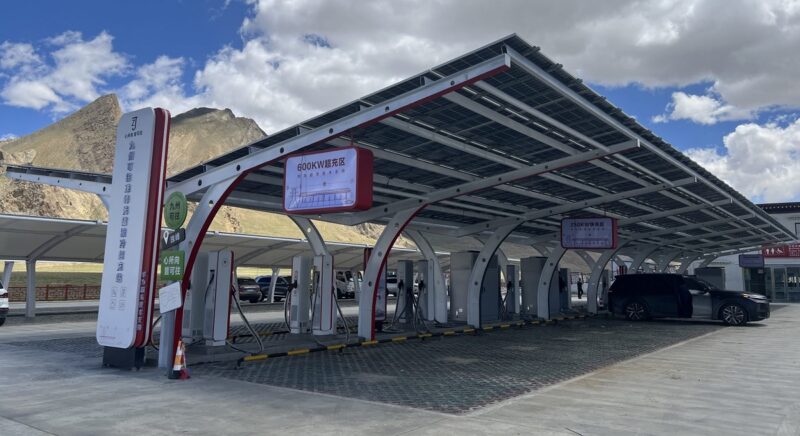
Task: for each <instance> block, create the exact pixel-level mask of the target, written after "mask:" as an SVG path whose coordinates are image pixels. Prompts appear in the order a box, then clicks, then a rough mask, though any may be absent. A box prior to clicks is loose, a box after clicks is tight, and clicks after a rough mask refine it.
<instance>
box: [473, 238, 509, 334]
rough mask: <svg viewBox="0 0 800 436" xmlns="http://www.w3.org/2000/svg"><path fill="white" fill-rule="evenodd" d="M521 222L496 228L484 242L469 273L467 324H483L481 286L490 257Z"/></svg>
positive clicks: (478, 325) (474, 325) (477, 326)
mask: <svg viewBox="0 0 800 436" xmlns="http://www.w3.org/2000/svg"><path fill="white" fill-rule="evenodd" d="M519 224H520V223H514V224H509V225H505V226H502V227H499V228H498V229H497V230H495V232H494V233H493V234H492V236H490V237H489V238H488V239H487V240H486V241H485V242H484V245H483V248H482V249H481V252H480V253H479V254H478V258H477V259H476V260H475V265H473V266H472V271H471V272H470V274H469V286H468V287H467V324H469V325H470V326H472V327H476V328H479V327H480V326H481V288H482V285H483V276H484V275H485V274H486V268H487V267H488V266H489V259H491V257H492V256H493V255H494V253H495V251H497V249H498V248H500V244H502V243H503V241H505V239H506V238H507V237H508V235H510V234H511V232H513V231H514V229H516V228H517V227H519Z"/></svg>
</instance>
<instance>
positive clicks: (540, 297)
mask: <svg viewBox="0 0 800 436" xmlns="http://www.w3.org/2000/svg"><path fill="white" fill-rule="evenodd" d="M566 252H567V249H566V248H563V247H556V248H555V249H554V250H553V251H551V252H550V255H549V256H548V257H547V261H546V262H545V264H544V268H543V269H542V275H541V277H540V278H539V287H538V289H537V292H536V306H537V308H536V311H537V312H538V313H537V316H538V317H539V318H542V319H550V318H551V316H552V315H553V314H551V313H550V292H551V288H552V286H553V282H554V281H556V280H558V262H560V261H561V258H562V257H563V256H564V253H566Z"/></svg>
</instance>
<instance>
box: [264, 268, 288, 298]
mask: <svg viewBox="0 0 800 436" xmlns="http://www.w3.org/2000/svg"><path fill="white" fill-rule="evenodd" d="M280 272H281V269H280V268H272V278H271V279H270V281H269V302H270V303H274V302H275V285H276V284H277V283H278V274H280ZM284 298H288V295H287V296H285V297H284Z"/></svg>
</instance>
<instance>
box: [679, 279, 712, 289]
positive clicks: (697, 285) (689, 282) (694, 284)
mask: <svg viewBox="0 0 800 436" xmlns="http://www.w3.org/2000/svg"><path fill="white" fill-rule="evenodd" d="M683 281H684V283H686V286H688V287H689V290H696V291H703V292H708V290H709V289H710V288H711V286H709V284H708V283H705V282H704V281H702V280H697V279H692V278H684V279H683Z"/></svg>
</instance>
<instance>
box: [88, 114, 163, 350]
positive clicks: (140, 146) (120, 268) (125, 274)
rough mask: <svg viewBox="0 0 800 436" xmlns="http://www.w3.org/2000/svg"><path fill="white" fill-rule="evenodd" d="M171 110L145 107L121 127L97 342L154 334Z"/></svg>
mask: <svg viewBox="0 0 800 436" xmlns="http://www.w3.org/2000/svg"><path fill="white" fill-rule="evenodd" d="M168 131H169V112H167V111H165V110H163V109H152V108H147V109H141V110H138V111H135V112H130V113H127V114H124V115H123V116H122V118H121V119H120V122H119V126H118V127H117V143H116V150H115V155H114V172H113V180H112V185H111V192H110V199H111V202H110V204H109V211H108V229H107V233H106V247H105V257H104V263H103V280H102V286H101V288H100V307H99V312H98V316H97V332H96V336H97V342H98V343H99V344H100V345H103V346H107V347H116V348H129V347H132V346H137V347H140V346H144V344H145V343H146V341H147V339H148V338H149V336H150V322H151V316H152V310H153V295H152V291H153V288H154V286H155V280H156V277H155V271H156V262H157V260H158V243H159V237H160V232H159V227H160V223H161V204H162V199H163V193H164V168H165V162H166V154H167V141H168V134H167V132H168Z"/></svg>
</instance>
